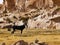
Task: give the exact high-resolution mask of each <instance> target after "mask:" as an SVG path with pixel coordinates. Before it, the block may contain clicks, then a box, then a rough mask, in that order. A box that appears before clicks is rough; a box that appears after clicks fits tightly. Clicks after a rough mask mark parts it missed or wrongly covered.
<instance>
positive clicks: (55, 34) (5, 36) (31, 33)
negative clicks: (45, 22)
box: [0, 29, 60, 45]
mask: <svg viewBox="0 0 60 45" xmlns="http://www.w3.org/2000/svg"><path fill="white" fill-rule="evenodd" d="M36 39H38V40H39V41H40V42H46V43H48V45H60V32H59V30H42V29H27V30H24V31H23V34H21V33H20V31H19V30H17V31H16V32H15V33H14V34H11V32H8V31H7V29H0V44H1V43H3V42H5V43H6V45H11V44H14V43H15V42H17V41H19V40H24V41H26V42H28V43H30V42H34V41H35V40H36Z"/></svg>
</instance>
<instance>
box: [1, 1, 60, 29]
mask: <svg viewBox="0 0 60 45" xmlns="http://www.w3.org/2000/svg"><path fill="white" fill-rule="evenodd" d="M55 1H56V2H55ZM55 1H54V0H13V1H12V0H4V2H3V4H1V5H0V27H1V28H3V27H6V26H10V25H14V24H13V23H15V25H21V24H23V23H26V25H27V26H28V27H27V28H43V29H47V28H50V29H52V28H53V29H60V20H59V19H60V7H59V0H55Z"/></svg>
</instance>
